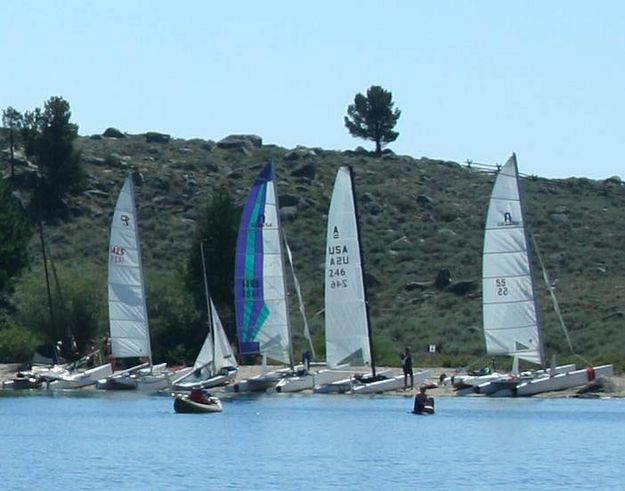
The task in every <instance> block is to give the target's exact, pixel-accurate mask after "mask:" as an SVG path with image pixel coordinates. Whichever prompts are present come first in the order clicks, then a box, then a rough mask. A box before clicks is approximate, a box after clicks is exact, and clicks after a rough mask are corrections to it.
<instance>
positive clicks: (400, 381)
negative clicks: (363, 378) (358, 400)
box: [352, 370, 431, 394]
mask: <svg viewBox="0 0 625 491" xmlns="http://www.w3.org/2000/svg"><path fill="white" fill-rule="evenodd" d="M429 378H431V374H430V371H429V370H424V371H422V372H417V373H415V374H414V384H415V385H417V386H418V385H420V384H422V383H423V382H425V381H426V380H428V379H429ZM404 383H405V381H404V376H403V375H395V376H389V377H387V378H385V379H382V380H376V381H375V382H370V383H361V382H359V381H358V380H354V382H353V384H352V394H379V393H380V392H387V391H389V390H402V389H404V387H405V386H404Z"/></svg>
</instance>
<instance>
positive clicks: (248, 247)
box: [226, 162, 302, 392]
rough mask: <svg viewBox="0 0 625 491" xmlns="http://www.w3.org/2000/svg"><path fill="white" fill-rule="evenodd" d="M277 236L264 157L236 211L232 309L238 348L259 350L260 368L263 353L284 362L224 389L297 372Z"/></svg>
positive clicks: (249, 388) (251, 386) (259, 384)
mask: <svg viewBox="0 0 625 491" xmlns="http://www.w3.org/2000/svg"><path fill="white" fill-rule="evenodd" d="M282 241H283V236H282V229H281V224H280V213H279V209H278V197H277V191H276V185H275V175H274V169H273V164H272V163H271V162H269V163H268V164H267V165H266V166H265V167H264V168H263V169H262V171H261V172H260V174H259V175H258V176H257V177H256V179H255V181H254V183H253V185H252V189H251V190H250V193H249V195H248V199H247V202H246V204H245V206H244V208H243V213H242V216H241V224H240V227H239V234H238V237H237V247H236V258H235V277H234V284H235V286H234V297H235V313H236V324H237V334H238V341H239V353H240V354H241V355H252V354H260V355H261V356H262V359H263V367H266V363H267V359H268V358H269V359H272V360H275V361H277V362H279V363H283V364H284V365H286V367H284V368H282V369H278V370H273V371H265V373H263V374H261V375H259V376H257V377H252V378H249V379H246V380H242V381H241V382H238V383H236V384H232V385H229V386H228V387H226V390H227V391H233V392H256V391H263V390H266V389H268V388H273V387H274V386H275V385H276V384H277V383H278V382H279V381H280V380H281V379H282V378H284V377H286V376H288V375H292V374H294V373H296V372H297V370H296V367H295V365H294V361H293V345H292V341H291V323H290V318H289V308H288V302H287V295H286V280H285V267H284V259H283V256H284V255H283V248H282ZM265 370H266V368H265ZM298 370H302V368H299V369H298Z"/></svg>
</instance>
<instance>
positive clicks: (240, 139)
mask: <svg viewBox="0 0 625 491" xmlns="http://www.w3.org/2000/svg"><path fill="white" fill-rule="evenodd" d="M262 146H263V139H262V138H261V137H260V136H256V135H230V136H227V137H225V138H223V139H222V140H219V141H218V142H217V147H219V148H221V149H223V150H243V151H248V152H252V151H254V150H256V149H258V148H260V147H262Z"/></svg>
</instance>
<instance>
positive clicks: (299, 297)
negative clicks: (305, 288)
mask: <svg viewBox="0 0 625 491" xmlns="http://www.w3.org/2000/svg"><path fill="white" fill-rule="evenodd" d="M282 240H283V241H284V248H285V250H286V255H287V258H288V259H289V264H290V266H291V275H292V276H293V284H294V286H295V292H296V293H297V300H298V303H299V311H300V313H301V314H302V319H303V320H304V337H305V338H306V339H307V340H308V344H309V345H310V351H311V352H312V356H313V359H316V358H317V355H316V354H315V347H314V346H313V342H312V337H311V335H310V330H309V329H308V319H307V318H306V310H305V308H304V298H303V297H302V291H301V288H300V284H299V280H298V279H297V276H296V275H295V267H294V265H293V255H292V254H291V248H290V247H289V243H288V242H287V240H286V235H285V234H282Z"/></svg>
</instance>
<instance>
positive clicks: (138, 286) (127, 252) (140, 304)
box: [108, 176, 151, 359]
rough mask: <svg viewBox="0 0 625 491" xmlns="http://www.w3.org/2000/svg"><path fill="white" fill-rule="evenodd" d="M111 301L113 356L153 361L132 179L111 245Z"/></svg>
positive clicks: (122, 200) (119, 201) (119, 206)
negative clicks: (145, 358) (146, 358)
mask: <svg viewBox="0 0 625 491" xmlns="http://www.w3.org/2000/svg"><path fill="white" fill-rule="evenodd" d="M108 298H109V323H110V332H111V350H112V354H113V356H114V357H115V358H128V357H149V358H150V359H151V350H150V330H149V326H148V314H147V308H146V303H145V286H144V282H143V266H142V264H141V249H140V245H139V232H138V228H137V211H136V208H135V196H134V187H133V183H132V177H131V176H128V177H126V180H125V181H124V185H123V187H122V190H121V191H120V193H119V197H118V199H117V205H116V206H115V212H114V214H113V223H112V225H111V239H110V244H109V270H108Z"/></svg>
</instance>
